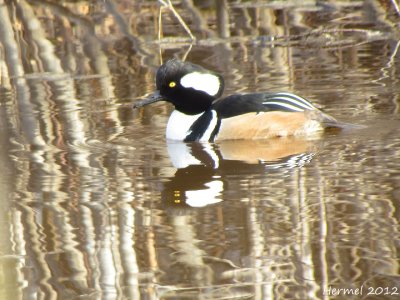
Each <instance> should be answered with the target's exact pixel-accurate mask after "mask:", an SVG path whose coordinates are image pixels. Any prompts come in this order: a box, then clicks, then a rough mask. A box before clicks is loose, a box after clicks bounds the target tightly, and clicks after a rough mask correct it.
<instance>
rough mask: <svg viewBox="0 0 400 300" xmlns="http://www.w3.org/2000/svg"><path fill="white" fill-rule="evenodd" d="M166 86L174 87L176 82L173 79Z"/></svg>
mask: <svg viewBox="0 0 400 300" xmlns="http://www.w3.org/2000/svg"><path fill="white" fill-rule="evenodd" d="M168 86H169V87H170V88H174V87H176V82H175V81H171V82H170V83H169V84H168Z"/></svg>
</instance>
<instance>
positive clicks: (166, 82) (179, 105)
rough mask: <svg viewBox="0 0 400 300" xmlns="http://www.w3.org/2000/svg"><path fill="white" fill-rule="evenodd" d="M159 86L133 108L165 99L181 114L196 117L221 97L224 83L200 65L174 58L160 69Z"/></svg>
mask: <svg viewBox="0 0 400 300" xmlns="http://www.w3.org/2000/svg"><path fill="white" fill-rule="evenodd" d="M156 87H157V91H156V92H155V93H154V94H153V95H152V96H150V97H149V98H147V99H144V100H142V101H139V102H137V103H135V105H134V108H138V107H142V106H145V105H147V104H150V103H153V102H157V101H161V100H165V101H168V102H171V103H172V104H173V105H175V108H176V109H177V110H179V111H180V112H182V113H184V114H188V115H195V114H199V113H202V112H204V111H206V110H207V109H209V108H210V106H211V104H212V102H213V101H214V100H215V99H217V98H219V97H220V96H221V95H222V92H223V90H224V80H223V78H222V76H221V75H219V74H217V73H214V72H212V71H209V70H207V69H205V68H203V67H201V66H199V65H195V64H192V63H189V62H182V61H180V60H177V59H172V60H169V61H167V62H166V63H165V64H163V65H162V66H161V67H160V68H159V69H158V71H157V75H156Z"/></svg>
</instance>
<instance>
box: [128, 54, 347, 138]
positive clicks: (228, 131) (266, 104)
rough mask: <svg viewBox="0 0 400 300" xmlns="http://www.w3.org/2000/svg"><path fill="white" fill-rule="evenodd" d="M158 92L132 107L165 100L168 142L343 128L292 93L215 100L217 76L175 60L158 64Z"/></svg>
mask: <svg viewBox="0 0 400 300" xmlns="http://www.w3.org/2000/svg"><path fill="white" fill-rule="evenodd" d="M156 85H157V89H158V91H157V92H156V94H155V95H153V96H152V97H151V98H149V99H146V100H144V101H141V102H138V103H136V104H135V107H141V106H144V105H147V104H149V103H152V102H156V101H159V100H165V101H168V102H171V103H172V104H174V105H175V110H174V111H173V112H172V114H171V116H170V118H169V121H168V125H167V130H166V136H167V139H169V140H179V141H184V142H192V141H201V142H206V141H208V142H213V141H219V140H235V139H265V138H271V137H282V136H293V135H307V134H312V133H315V132H320V131H322V130H324V129H325V128H332V127H338V128H341V127H342V124H341V123H339V122H337V121H336V120H335V119H334V118H333V117H331V116H329V115H326V114H325V113H323V112H321V111H320V110H319V109H317V108H316V107H315V106H314V105H312V104H311V103H310V102H309V101H307V100H306V99H304V98H301V97H299V96H297V95H294V94H291V93H253V94H236V95H231V96H227V97H224V98H220V96H221V95H222V92H223V88H224V81H223V79H222V77H221V76H220V75H218V74H216V73H213V72H211V71H208V70H206V69H204V68H202V67H200V66H197V65H194V64H191V63H185V62H181V61H178V60H170V61H168V62H166V63H165V64H164V65H162V66H161V67H160V68H159V70H158V72H157V78H156Z"/></svg>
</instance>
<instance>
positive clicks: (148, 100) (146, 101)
mask: <svg viewBox="0 0 400 300" xmlns="http://www.w3.org/2000/svg"><path fill="white" fill-rule="evenodd" d="M161 100H164V98H163V96H161V95H160V92H159V91H156V92H155V93H154V94H151V95H150V96H149V97H147V98H145V99H143V100H140V101H137V102H135V103H134V104H133V109H137V108H141V107H143V106H146V105H148V104H151V103H154V102H158V101H161Z"/></svg>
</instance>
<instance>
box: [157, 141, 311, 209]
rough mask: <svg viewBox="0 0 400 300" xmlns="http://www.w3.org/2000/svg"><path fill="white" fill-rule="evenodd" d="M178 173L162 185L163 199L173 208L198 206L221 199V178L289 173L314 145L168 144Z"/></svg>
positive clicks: (284, 142)
mask: <svg viewBox="0 0 400 300" xmlns="http://www.w3.org/2000/svg"><path fill="white" fill-rule="evenodd" d="M167 146H168V153H169V156H170V158H171V161H172V164H173V165H174V167H175V168H177V171H176V173H175V175H174V176H173V177H172V178H171V179H170V180H169V181H168V182H166V183H164V187H163V192H162V197H163V200H164V201H165V202H166V203H167V204H168V205H172V206H178V207H186V206H191V207H201V206H206V205H209V204H214V203H218V202H220V201H222V200H223V193H224V192H225V189H226V187H225V186H224V179H225V178H226V177H227V176H230V175H243V176H244V177H245V176H246V175H252V174H264V173H266V172H273V170H280V171H282V170H284V171H289V170H290V169H292V168H296V167H301V166H303V165H304V164H306V163H308V162H309V161H310V160H311V158H312V156H313V151H315V150H316V149H315V148H316V145H315V142H312V141H308V140H305V139H298V138H282V139H273V140H271V139H270V140H259V141H253V140H243V141H235V142H233V141H232V142H231V141H226V142H221V143H219V144H208V143H205V144H203V143H182V142H174V141H172V142H168V144H167Z"/></svg>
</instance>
